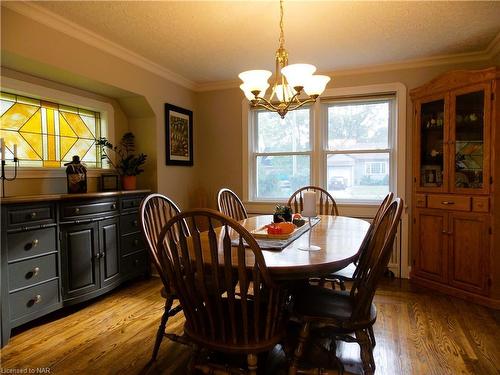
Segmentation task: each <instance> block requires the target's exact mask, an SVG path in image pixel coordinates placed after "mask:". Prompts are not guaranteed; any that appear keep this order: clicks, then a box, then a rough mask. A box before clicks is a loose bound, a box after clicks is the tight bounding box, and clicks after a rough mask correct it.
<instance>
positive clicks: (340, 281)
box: [339, 279, 346, 290]
mask: <svg viewBox="0 0 500 375" xmlns="http://www.w3.org/2000/svg"><path fill="white" fill-rule="evenodd" d="M339 286H340V290H346V287H345V282H344V280H340V279H339Z"/></svg>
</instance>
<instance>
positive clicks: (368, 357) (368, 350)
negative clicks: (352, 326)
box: [355, 330, 375, 375]
mask: <svg viewBox="0 0 500 375" xmlns="http://www.w3.org/2000/svg"><path fill="white" fill-rule="evenodd" d="M355 334H356V339H357V341H358V344H359V347H360V349H361V361H362V362H363V373H364V375H373V374H374V373H375V360H374V359H373V347H372V343H371V341H370V336H369V334H368V333H367V332H366V331H365V330H359V331H356V332H355Z"/></svg>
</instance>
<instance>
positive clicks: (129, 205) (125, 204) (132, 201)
mask: <svg viewBox="0 0 500 375" xmlns="http://www.w3.org/2000/svg"><path fill="white" fill-rule="evenodd" d="M143 199H144V197H142V196H141V197H131V198H122V210H130V209H133V208H139V206H140V205H141V202H142V200H143Z"/></svg>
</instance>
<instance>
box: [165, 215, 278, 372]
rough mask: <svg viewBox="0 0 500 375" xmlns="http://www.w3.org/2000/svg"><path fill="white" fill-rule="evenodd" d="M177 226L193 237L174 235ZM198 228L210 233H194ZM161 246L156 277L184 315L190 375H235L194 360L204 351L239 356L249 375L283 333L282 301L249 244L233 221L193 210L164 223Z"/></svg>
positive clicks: (257, 251) (253, 243)
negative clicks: (168, 285)
mask: <svg viewBox="0 0 500 375" xmlns="http://www.w3.org/2000/svg"><path fill="white" fill-rule="evenodd" d="M183 220H186V221H187V222H188V225H189V226H190V228H191V237H188V236H186V235H185V234H184V232H183V231H181V230H179V229H178V226H179V225H182V221H183ZM199 223H203V224H204V225H203V227H207V228H208V231H207V232H204V233H202V234H200V231H199V225H200V224H199ZM232 240H236V243H237V245H236V246H233V245H232ZM233 243H234V242H233ZM159 246H162V251H161V253H160V255H161V256H160V261H161V263H162V270H163V271H162V272H165V273H166V278H167V279H168V280H170V281H171V282H172V283H173V284H174V288H175V290H176V291H177V294H178V296H179V299H180V302H181V305H182V307H183V311H184V316H185V317H186V322H185V325H184V333H185V336H186V337H187V339H188V340H189V341H191V342H192V344H193V348H194V350H193V354H192V357H191V361H190V364H189V368H188V370H189V372H190V373H192V372H193V371H194V370H200V371H202V372H203V373H205V374H209V373H210V374H211V373H218V374H219V373H228V374H229V373H234V372H230V369H229V367H226V366H222V365H217V364H215V363H208V362H204V361H203V360H202V359H201V357H200V355H199V354H200V350H201V349H205V350H209V351H214V352H221V353H224V354H226V355H228V354H245V355H246V356H247V363H248V373H249V374H252V375H255V374H256V373H257V356H256V354H258V353H260V352H264V351H268V350H271V349H272V348H273V347H274V346H275V345H276V344H277V343H279V342H280V340H281V339H282V338H283V336H284V334H285V325H284V323H285V316H284V310H285V309H284V304H285V301H286V297H287V293H286V290H285V289H284V288H283V287H282V286H281V285H279V284H277V283H275V282H274V281H273V279H272V277H271V275H270V274H269V271H268V269H267V267H266V263H265V260H264V256H263V254H262V251H261V249H260V247H259V245H258V244H257V242H256V241H255V239H254V238H253V237H252V236H251V235H250V233H249V232H248V231H247V230H246V229H245V228H243V227H242V226H241V225H240V224H239V223H238V222H237V221H235V220H233V219H232V218H230V217H228V216H226V215H224V214H221V213H219V212H217V211H214V210H210V209H198V210H192V211H185V212H183V213H181V214H180V215H178V216H176V217H175V218H173V219H172V220H171V221H169V223H168V224H167V226H166V227H165V228H164V229H163V231H162V233H161V235H160V239H159ZM246 246H247V247H246ZM235 279H236V280H237V281H238V282H237V284H238V285H239V289H240V291H239V293H237V292H236V283H235V282H234V280H235ZM250 284H252V287H249V286H250Z"/></svg>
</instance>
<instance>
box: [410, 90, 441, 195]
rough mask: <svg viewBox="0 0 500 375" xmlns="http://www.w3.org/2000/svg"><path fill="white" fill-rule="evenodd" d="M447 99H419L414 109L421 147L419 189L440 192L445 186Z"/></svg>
mask: <svg viewBox="0 0 500 375" xmlns="http://www.w3.org/2000/svg"><path fill="white" fill-rule="evenodd" d="M447 102H448V101H447V98H446V97H440V98H434V99H431V100H430V101H426V102H421V103H420V105H419V110H417V123H418V124H419V130H418V131H419V132H420V134H419V135H418V136H417V142H419V144H418V147H419V149H420V153H419V160H418V166H417V170H418V172H419V177H418V179H419V181H418V182H417V183H418V186H419V190H427V191H443V190H444V189H446V182H447V171H446V168H445V166H446V161H447V157H446V151H447V148H446V142H447V134H446V131H445V129H446V127H445V123H446V122H447V120H446V116H447V110H446V105H447Z"/></svg>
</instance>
